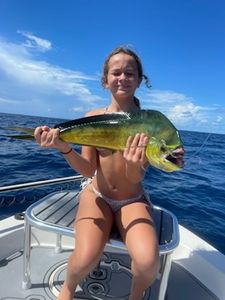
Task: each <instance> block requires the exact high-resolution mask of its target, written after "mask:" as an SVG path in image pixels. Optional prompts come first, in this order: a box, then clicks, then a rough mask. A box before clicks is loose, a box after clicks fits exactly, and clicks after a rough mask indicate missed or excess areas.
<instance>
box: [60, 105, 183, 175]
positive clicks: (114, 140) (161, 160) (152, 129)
mask: <svg viewBox="0 0 225 300" xmlns="http://www.w3.org/2000/svg"><path fill="white" fill-rule="evenodd" d="M55 127H56V128H60V138H61V139H62V140H63V141H66V142H69V143H74V144H78V145H86V146H94V147H98V148H106V149H111V150H124V148H125V147H126V143H127V138H128V137H129V136H134V135H135V134H136V133H145V134H146V135H147V136H148V137H149V143H148V145H147V147H146V156H147V158H148V160H149V163H150V164H151V165H153V166H154V167H156V168H159V169H161V170H163V171H166V172H172V171H176V170H180V169H181V168H180V167H179V166H177V165H176V164H174V163H172V162H171V161H169V160H167V159H166V157H167V156H171V155H173V154H172V153H173V151H174V150H176V149H177V148H179V147H182V142H181V138H180V135H179V132H178V131H177V129H176V128H175V127H174V125H173V124H172V123H171V122H170V121H169V120H168V119H167V118H166V117H165V116H164V115H163V114H162V113H161V112H159V111H155V110H141V111H138V112H135V113H112V114H103V115H97V116H90V117H85V118H81V119H77V120H74V121H69V122H65V123H62V124H58V125H56V126H55Z"/></svg>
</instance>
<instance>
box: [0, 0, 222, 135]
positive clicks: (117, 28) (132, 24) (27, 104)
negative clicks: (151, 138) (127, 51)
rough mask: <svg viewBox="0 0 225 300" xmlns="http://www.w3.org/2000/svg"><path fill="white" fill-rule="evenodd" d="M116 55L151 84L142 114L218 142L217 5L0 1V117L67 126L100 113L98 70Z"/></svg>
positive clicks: (105, 98)
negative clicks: (137, 64) (126, 55)
mask: <svg viewBox="0 0 225 300" xmlns="http://www.w3.org/2000/svg"><path fill="white" fill-rule="evenodd" d="M119 45H130V46H131V47H132V48H133V49H134V50H135V51H136V52H137V53H138V54H139V55H140V57H141V59H142V62H143V66H144V71H145V73H146V74H147V75H148V76H149V77H150V79H151V83H152V88H151V89H147V88H146V87H145V86H144V84H143V85H142V86H141V87H140V88H139V89H138V91H137V94H136V95H137V96H138V97H139V98H140V100H141V104H142V107H143V108H145V109H157V110H160V111H162V112H163V113H165V114H166V115H167V116H168V117H169V118H170V119H171V121H173V122H174V124H175V125H176V126H177V128H178V129H187V130H197V131H205V132H218V133H225V100H224V95H225V92H224V83H225V2H224V1H223V0H221V1H219V0H215V1H212V0H210V1H209V0H189V1H184V0H183V1H182V0H180V1H178V0H175V1H167V0H165V1H162V0H143V1H141V0H138V1H136V0H133V1H131V0H129V1H128V0H125V1H123V0H120V1H116V0H113V1H111V0H109V1H105V0H58V1H56V0H32V1H31V0H21V1H17V0H0V86H1V88H0V112H6V113H19V114H26V115H38V116H48V117H57V118H58V117H59V118H66V119H74V118H77V117H80V116H82V115H84V114H85V112H86V111H88V110H90V109H92V108H94V107H99V106H101V107H102V106H107V105H108V104H109V102H110V95H109V93H108V92H107V91H106V90H104V89H103V88H102V87H101V84H100V78H101V72H102V65H103V63H104V60H105V58H106V56H107V55H108V54H109V52H111V50H112V49H113V48H115V47H117V46H119Z"/></svg>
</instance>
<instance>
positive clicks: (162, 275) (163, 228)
mask: <svg viewBox="0 0 225 300" xmlns="http://www.w3.org/2000/svg"><path fill="white" fill-rule="evenodd" d="M78 198H79V192H78V191H62V192H56V193H51V194H49V195H47V196H45V197H44V198H42V199H41V200H39V201H37V202H35V203H34V204H32V205H31V206H30V207H28V209H27V210H26V213H25V239H24V265H23V288H24V289H28V288H30V287H31V268H30V259H31V230H32V227H36V228H39V229H41V230H47V231H51V232H54V233H56V234H57V241H56V249H58V250H60V249H61V237H62V236H63V235H66V236H70V237H73V236H74V227H73V223H74V219H75V215H76V211H77V208H78V202H79V199H78ZM153 215H154V221H155V225H156V230H157V235H158V241H159V251H160V257H161V270H160V272H159V276H158V277H159V280H160V286H159V294H158V300H164V299H165V294H166V289H167V282H168V278H169V273H170V269H171V254H172V252H173V251H174V250H175V249H176V247H177V246H178V244H179V227H178V222H177V218H176V216H175V215H174V214H172V213H171V212H170V211H168V210H166V209H164V208H161V207H157V206H153ZM107 245H110V247H112V248H115V249H117V250H118V249H119V250H124V251H127V249H126V246H125V244H124V243H123V242H122V240H121V239H120V236H119V234H118V233H115V232H113V234H112V236H110V239H109V241H108V244H107Z"/></svg>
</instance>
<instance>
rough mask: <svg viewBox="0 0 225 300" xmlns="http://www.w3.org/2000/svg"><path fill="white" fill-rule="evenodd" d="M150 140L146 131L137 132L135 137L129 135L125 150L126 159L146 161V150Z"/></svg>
mask: <svg viewBox="0 0 225 300" xmlns="http://www.w3.org/2000/svg"><path fill="white" fill-rule="evenodd" d="M148 140H149V139H148V136H147V135H145V134H144V133H137V134H136V135H135V136H134V137H133V136H129V138H128V139H127V144H126V148H125V150H124V157H125V159H127V160H128V161H133V162H143V161H145V150H146V146H147V144H148Z"/></svg>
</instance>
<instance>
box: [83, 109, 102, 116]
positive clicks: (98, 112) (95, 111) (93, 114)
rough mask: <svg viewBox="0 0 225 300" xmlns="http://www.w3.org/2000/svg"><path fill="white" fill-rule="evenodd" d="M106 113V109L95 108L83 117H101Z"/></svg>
mask: <svg viewBox="0 0 225 300" xmlns="http://www.w3.org/2000/svg"><path fill="white" fill-rule="evenodd" d="M105 112H106V108H105V107H101V108H96V109H93V110H91V111H88V112H87V113H86V114H85V116H86V117H90V116H95V115H101V114H104V113H105Z"/></svg>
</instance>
